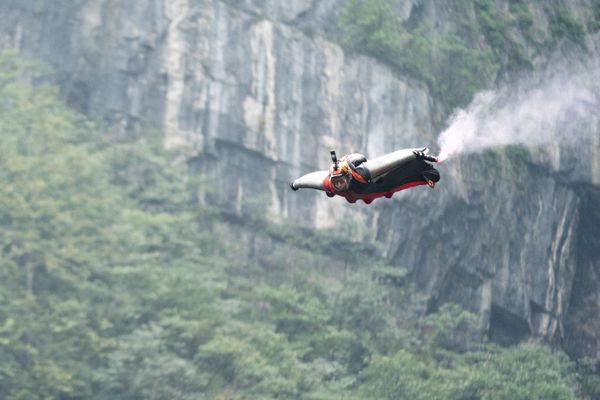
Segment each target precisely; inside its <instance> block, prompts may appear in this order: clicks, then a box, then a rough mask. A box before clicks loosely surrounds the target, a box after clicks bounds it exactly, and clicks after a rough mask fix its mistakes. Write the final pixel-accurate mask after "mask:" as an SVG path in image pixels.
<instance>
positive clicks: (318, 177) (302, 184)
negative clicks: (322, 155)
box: [290, 170, 329, 190]
mask: <svg viewBox="0 0 600 400" xmlns="http://www.w3.org/2000/svg"><path fill="white" fill-rule="evenodd" d="M328 176H329V172H328V171H326V170H325V171H316V172H311V173H310V174H306V175H304V176H301V177H300V178H298V179H296V180H295V181H294V182H292V183H291V185H290V186H291V187H292V189H294V190H298V189H300V188H308V189H318V190H325V187H324V186H323V181H324V180H325V178H327V177H328Z"/></svg>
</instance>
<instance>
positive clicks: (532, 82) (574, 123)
mask: <svg viewBox="0 0 600 400" xmlns="http://www.w3.org/2000/svg"><path fill="white" fill-rule="evenodd" d="M599 93H600V68H599V67H598V62H594V63H592V64H587V65H586V66H583V65H578V66H575V65H569V66H562V67H558V65H557V64H554V65H553V67H552V70H551V71H546V72H544V73H541V74H539V75H537V78H536V79H533V78H528V79H525V78H523V79H520V80H519V81H517V82H516V83H514V84H512V85H506V86H504V87H502V88H499V89H497V90H493V91H487V92H482V93H480V94H478V95H477V96H476V97H475V98H474V99H473V101H472V102H471V104H470V105H469V106H468V107H467V109H466V110H458V111H457V112H456V113H455V114H454V115H453V116H452V117H451V118H450V120H449V124H448V128H447V129H446V130H445V131H443V132H442V133H441V134H440V136H439V138H438V144H439V147H440V149H441V151H440V155H439V157H438V159H439V160H440V161H443V160H445V159H447V158H449V157H456V156H459V155H461V154H467V153H476V152H481V151H483V150H486V149H490V148H493V147H497V146H504V145H509V144H518V145H525V146H539V145H542V144H544V143H550V142H557V141H558V142H563V141H566V140H576V139H577V137H578V136H579V135H580V133H578V129H583V130H584V131H585V127H586V126H588V127H589V124H590V123H591V122H592V121H594V118H597V114H598V111H599V110H600V107H599V106H600V99H599V97H598V96H599ZM588 130H589V128H588Z"/></svg>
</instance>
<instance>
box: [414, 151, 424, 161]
mask: <svg viewBox="0 0 600 400" xmlns="http://www.w3.org/2000/svg"><path fill="white" fill-rule="evenodd" d="M413 154H414V155H415V158H416V159H417V160H422V159H424V158H425V153H424V152H423V151H422V150H414V151H413Z"/></svg>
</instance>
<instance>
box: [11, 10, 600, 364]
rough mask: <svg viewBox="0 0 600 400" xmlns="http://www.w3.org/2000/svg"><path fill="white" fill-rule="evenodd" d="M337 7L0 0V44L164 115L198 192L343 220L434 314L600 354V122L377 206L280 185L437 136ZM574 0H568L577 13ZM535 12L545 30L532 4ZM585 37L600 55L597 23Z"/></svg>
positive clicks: (405, 86)
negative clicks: (352, 50) (574, 142)
mask: <svg viewBox="0 0 600 400" xmlns="http://www.w3.org/2000/svg"><path fill="white" fill-rule="evenodd" d="M344 3H345V2H344V1H343V0H326V1H315V0H294V1H291V2H281V1H274V0H266V1H265V0H243V1H233V0H231V1H219V0H170V1H166V0H145V1H138V2H116V1H112V0H78V1H64V0H61V1H55V2H52V4H47V3H45V2H23V1H16V0H12V1H11V0H4V1H2V2H1V3H0V47H2V48H16V49H18V51H19V52H20V53H21V54H23V55H26V56H31V57H35V58H39V59H42V60H44V61H46V62H47V63H49V64H50V65H51V66H52V67H54V68H55V69H56V70H57V71H58V79H59V83H60V86H61V90H62V92H63V95H64V97H65V99H67V101H68V102H69V103H70V104H71V105H72V106H73V107H75V108H77V109H78V110H80V111H82V112H84V113H86V114H87V115H89V116H91V117H95V118H101V119H103V120H105V121H107V122H108V123H109V124H110V126H112V127H114V129H121V130H123V131H127V130H133V129H140V127H142V126H144V124H147V123H152V124H158V125H159V126H161V127H164V129H165V132H166V135H165V145H166V146H169V147H176V148H179V149H181V151H182V153H183V154H185V155H186V157H187V160H188V165H189V169H190V172H191V173H202V174H205V175H207V176H208V177H213V178H219V181H220V182H221V185H222V190H221V191H219V193H214V192H211V191H205V192H203V193H201V196H200V197H201V199H202V201H205V202H211V203H216V204H218V205H220V206H222V207H224V208H227V209H231V210H234V212H235V213H237V214H239V215H250V214H253V215H254V214H259V215H263V216H266V217H268V218H270V219H272V220H275V221H277V220H290V221H293V222H294V223H298V224H302V225H306V226H309V227H314V228H326V227H344V229H351V230H352V232H353V235H354V236H355V239H356V240H363V239H367V240H374V241H375V242H376V244H377V246H378V248H380V249H381V252H382V255H383V256H385V257H387V258H388V259H389V260H391V261H392V262H393V263H394V264H395V265H398V266H402V267H405V268H407V269H408V270H409V271H410V272H411V276H412V277H413V279H414V281H415V282H416V283H417V284H418V285H419V287H421V288H422V289H423V290H424V291H425V292H426V293H427V294H428V295H429V298H430V301H429V307H430V308H431V309H435V308H437V307H438V306H439V305H441V304H442V303H444V302H448V301H452V302H456V303H459V304H461V305H462V306H463V307H465V308H467V309H469V310H471V311H474V312H476V313H478V314H479V315H480V318H481V326H482V330H483V331H484V332H485V334H486V335H487V336H488V337H489V338H490V339H491V340H494V341H497V342H499V343H506V344H509V343H515V342H518V341H520V340H523V339H526V338H528V337H530V336H537V337H542V338H544V339H546V340H548V341H553V342H561V343H563V344H564V345H565V346H566V348H567V349H569V350H570V352H571V353H572V354H574V355H576V356H582V355H587V356H593V357H600V334H599V333H598V332H600V327H599V324H600V320H599V319H598V315H599V311H600V305H599V303H598V293H599V292H600V289H599V288H600V276H599V274H598V271H600V246H598V245H599V244H600V242H599V238H600V228H598V227H599V226H600V214H599V212H598V205H599V204H600V189H599V185H600V164H599V162H600V161H599V160H600V156H599V154H600V139H599V131H598V129H599V124H598V121H596V124H595V126H586V127H581V128H582V129H584V130H585V131H586V132H585V135H584V137H585V138H586V141H585V147H584V148H583V150H585V155H586V157H584V158H582V159H579V158H578V157H574V156H573V152H575V151H576V152H580V151H583V150H582V149H581V148H579V147H578V148H577V149H575V150H574V149H572V148H562V147H558V146H555V147H552V148H549V149H546V150H544V151H542V152H541V153H540V154H538V155H529V156H527V157H514V156H511V155H510V154H509V153H507V152H502V151H501V152H495V153H493V154H487V155H482V156H473V157H470V158H468V159H462V160H460V161H454V162H451V163H448V164H446V165H441V166H440V170H441V172H442V175H443V180H442V182H441V183H440V185H439V186H438V187H437V188H436V189H435V191H433V192H431V191H430V190H429V189H426V188H417V189H414V190H411V191H407V192H405V193H400V194H398V195H396V196H395V197H394V198H393V199H392V200H391V201H376V202H375V203H374V204H373V205H371V206H365V205H361V204H357V205H349V204H346V203H345V202H344V201H343V200H341V199H328V198H326V197H325V196H324V194H322V193H313V192H310V191H300V192H298V193H293V192H291V191H290V190H289V187H288V183H289V181H290V180H291V179H292V178H294V177H297V176H299V175H301V174H303V173H306V172H308V171H310V170H311V169H313V168H314V167H315V166H317V167H320V168H326V167H327V166H328V149H329V148H331V147H335V148H336V149H337V150H338V152H339V153H346V152H351V151H360V152H363V153H365V154H366V155H367V156H368V157H373V156H378V155H381V154H384V153H386V152H388V151H390V150H393V149H398V148H402V147H414V146H425V145H433V144H434V143H435V134H436V132H435V131H436V130H438V129H439V128H440V127H441V126H443V123H444V120H445V117H446V115H440V113H439V111H436V110H437V108H436V107H435V99H433V98H432V96H431V94H430V92H429V90H428V88H427V87H426V86H425V85H423V84H421V83H419V82H418V81H415V80H413V79H411V78H409V77H406V76H402V75H400V74H398V73H397V72H394V71H393V70H391V69H390V68H389V67H387V66H385V65H383V64H381V63H379V62H377V61H376V60H373V59H370V58H367V57H364V56H358V55H352V54H348V53H346V52H344V51H343V50H342V48H341V47H340V46H339V45H338V44H336V40H338V39H339V38H340V35H341V34H340V32H339V30H338V28H337V26H338V22H337V21H338V19H339V16H340V14H341V12H342V9H343V7H344ZM441 3H443V4H438V3H437V2H436V3H435V4H433V2H429V1H425V2H422V1H413V2H405V3H403V5H402V6H401V7H399V8H398V10H397V11H398V13H399V14H400V15H403V16H405V17H406V18H408V17H409V16H410V15H411V12H412V11H413V9H415V8H419V10H420V12H421V13H422V15H424V16H425V18H428V19H429V20H430V21H431V23H432V24H435V26H438V27H439V29H440V31H443V30H445V29H449V28H448V27H449V26H451V25H452V24H453V19H452V18H453V15H452V13H451V12H447V10H448V9H450V8H451V6H450V5H449V4H446V2H441ZM448 3H449V2H448ZM502 3H506V7H508V3H509V2H502ZM585 4H586V2H585V1H580V2H572V4H571V6H570V7H571V8H572V11H573V12H574V13H579V14H580V15H583V17H584V16H585V14H586V12H587V11H586V7H585ZM530 7H531V8H532V9H533V11H534V16H535V24H536V26H540V27H542V28H543V26H544V24H546V23H547V12H546V11H545V10H544V8H543V5H540V4H537V5H536V4H532V5H530ZM583 17H582V18H583ZM540 29H541V28H540ZM586 43H587V47H588V51H589V52H590V54H596V51H597V50H596V49H598V46H599V44H600V39H599V38H598V35H597V34H596V35H595V36H594V35H588V36H587V37H586ZM535 60H536V62H539V63H542V62H543V57H537V56H536V57H535ZM557 129H559V128H558V127H557ZM372 238H374V239H372Z"/></svg>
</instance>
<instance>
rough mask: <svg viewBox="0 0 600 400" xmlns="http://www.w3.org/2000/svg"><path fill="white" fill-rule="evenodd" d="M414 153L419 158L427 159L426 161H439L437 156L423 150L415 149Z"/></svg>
mask: <svg viewBox="0 0 600 400" xmlns="http://www.w3.org/2000/svg"><path fill="white" fill-rule="evenodd" d="M413 154H414V155H415V158H416V159H417V160H425V161H429V162H437V158H435V157H433V156H428V155H427V154H425V153H424V152H423V151H421V150H414V151H413Z"/></svg>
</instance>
